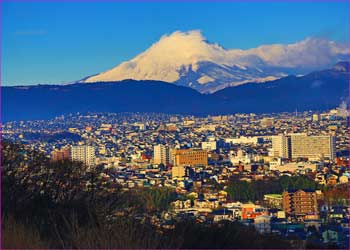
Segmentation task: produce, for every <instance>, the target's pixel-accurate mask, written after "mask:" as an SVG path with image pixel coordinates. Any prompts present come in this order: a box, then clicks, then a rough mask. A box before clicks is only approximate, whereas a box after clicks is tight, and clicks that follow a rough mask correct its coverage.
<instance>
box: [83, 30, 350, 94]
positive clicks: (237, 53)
mask: <svg viewBox="0 0 350 250" xmlns="http://www.w3.org/2000/svg"><path fill="white" fill-rule="evenodd" d="M349 54H350V49H349V48H347V47H346V46H345V45H341V44H337V43H335V42H333V41H328V40H325V39H318V38H317V39H316V38H307V39H305V40H303V41H301V42H297V43H294V44H289V45H281V44H274V45H263V46H260V47H257V48H253V49H248V50H240V49H232V50H226V49H224V48H223V47H221V46H219V45H218V44H213V43H209V42H208V41H206V39H205V38H204V37H203V35H202V34H201V32H200V31H197V30H195V31H189V32H180V31H176V32H174V33H172V34H171V35H164V36H163V37H161V39H160V40H159V41H158V42H156V43H155V44H153V45H152V46H151V47H150V48H149V49H147V50H146V51H145V52H143V53H141V54H140V55H138V56H136V57H135V58H133V59H132V60H130V61H127V62H123V63H121V64H120V65H118V66H116V67H115V68H112V69H111V70H108V71H105V72H102V73H100V74H97V75H94V76H92V77H88V78H86V79H83V80H81V82H86V83H89V82H104V81H119V80H124V79H135V80H161V81H166V82H169V83H175V84H177V85H181V86H188V87H191V88H194V89H196V90H198V91H200V92H202V93H210V92H214V91H217V90H219V89H223V88H225V87H228V86H236V85H240V84H244V83H246V82H251V81H257V82H263V81H267V80H271V79H276V78H280V77H283V76H285V75H287V74H303V73H306V72H308V71H311V70H316V69H320V68H325V67H328V66H329V65H332V64H334V63H336V62H337V61H340V60H347V59H349Z"/></svg>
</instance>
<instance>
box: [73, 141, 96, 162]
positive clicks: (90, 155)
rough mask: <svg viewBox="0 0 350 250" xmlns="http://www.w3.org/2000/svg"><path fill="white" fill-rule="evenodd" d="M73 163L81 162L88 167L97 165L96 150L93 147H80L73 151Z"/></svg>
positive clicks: (74, 148) (75, 147)
mask: <svg viewBox="0 0 350 250" xmlns="http://www.w3.org/2000/svg"><path fill="white" fill-rule="evenodd" d="M71 157H72V161H80V162H82V163H84V164H85V165H86V166H88V167H92V166H94V165H95V148H94V147H93V146H87V145H79V146H73V147H72V149H71Z"/></svg>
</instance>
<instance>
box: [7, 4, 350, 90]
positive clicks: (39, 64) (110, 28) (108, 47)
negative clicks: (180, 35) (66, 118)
mask: <svg viewBox="0 0 350 250" xmlns="http://www.w3.org/2000/svg"><path fill="white" fill-rule="evenodd" d="M2 12H3V13H2V84H3V85H27V84H38V83H61V82H69V81H74V80H78V79H80V78H83V77H85V76H88V75H93V74H95V73H99V72H101V71H105V70H107V69H110V68H112V67H114V66H116V65H117V64H119V63H120V62H122V61H126V60H129V59H131V58H133V57H134V56H136V55H137V54H139V53H140V52H142V51H144V50H145V49H147V48H148V47H149V46H150V45H152V44H153V43H154V42H156V41H157V40H158V39H159V38H160V37H161V36H162V35H163V34H170V33H172V32H174V31H176V30H181V31H188V30H193V29H199V30H201V31H202V32H203V35H204V36H205V37H207V39H208V40H209V41H211V42H216V43H219V44H220V45H222V46H224V47H225V48H241V49H247V48H252V47H256V46H259V45H262V44H271V43H293V42H296V41H300V40H303V39H304V38H306V37H313V36H316V37H326V38H328V39H331V40H335V41H338V42H349V33H348V30H349V26H348V23H349V20H348V19H349V18H348V16H349V3H348V2H331V1H330V2H317V3H312V2H283V3H276V2H264V3H261V2H246V3H241V2H190V3H188V2H168V3H161V2H129V3H127V2H5V3H4V2H3V3H2Z"/></svg>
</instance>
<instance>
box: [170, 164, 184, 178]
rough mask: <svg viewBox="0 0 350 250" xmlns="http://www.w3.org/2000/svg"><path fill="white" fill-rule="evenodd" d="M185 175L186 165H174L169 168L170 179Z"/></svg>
mask: <svg viewBox="0 0 350 250" xmlns="http://www.w3.org/2000/svg"><path fill="white" fill-rule="evenodd" d="M185 176H186V167H185V166H174V167H172V169H171V178H172V179H182V178H184V177H185Z"/></svg>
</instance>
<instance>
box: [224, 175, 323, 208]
mask: <svg viewBox="0 0 350 250" xmlns="http://www.w3.org/2000/svg"><path fill="white" fill-rule="evenodd" d="M317 188H321V186H319V185H318V184H317V182H315V181H314V180H312V179H310V178H309V177H308V176H282V177H280V178H275V179H269V180H257V181H251V182H247V181H241V180H239V179H237V178H232V179H231V180H230V181H229V183H228V185H227V188H226V191H227V192H228V194H229V196H230V198H231V199H232V200H237V201H242V202H248V201H252V202H254V201H262V200H263V198H264V195H265V194H271V193H274V194H281V193H282V192H283V191H285V190H288V189H311V190H315V189H317Z"/></svg>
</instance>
